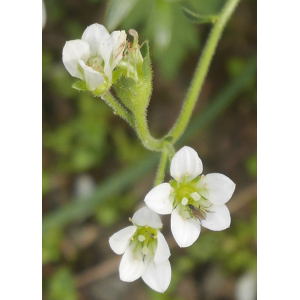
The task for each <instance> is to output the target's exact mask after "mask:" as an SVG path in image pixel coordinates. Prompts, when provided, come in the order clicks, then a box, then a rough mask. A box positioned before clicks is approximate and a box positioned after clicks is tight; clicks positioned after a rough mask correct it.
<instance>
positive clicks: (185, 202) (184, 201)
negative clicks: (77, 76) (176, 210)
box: [181, 197, 189, 205]
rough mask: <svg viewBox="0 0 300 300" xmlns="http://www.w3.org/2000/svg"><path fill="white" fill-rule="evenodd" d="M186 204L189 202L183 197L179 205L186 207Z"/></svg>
mask: <svg viewBox="0 0 300 300" xmlns="http://www.w3.org/2000/svg"><path fill="white" fill-rule="evenodd" d="M188 202H189V200H188V199H187V198H186V197H184V198H183V199H182V200H181V204H182V205H187V204H188Z"/></svg>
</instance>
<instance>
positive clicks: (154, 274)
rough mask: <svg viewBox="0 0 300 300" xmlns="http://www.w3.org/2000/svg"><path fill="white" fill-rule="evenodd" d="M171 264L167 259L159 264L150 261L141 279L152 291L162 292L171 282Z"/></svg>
mask: <svg viewBox="0 0 300 300" xmlns="http://www.w3.org/2000/svg"><path fill="white" fill-rule="evenodd" d="M171 273H172V272H171V265H170V262H169V260H166V261H165V262H163V263H161V264H156V263H154V261H153V260H152V261H150V262H149V264H148V267H147V269H146V270H145V272H144V274H143V276H142V279H143V280H144V282H145V283H146V284H147V285H148V286H149V287H150V288H151V289H153V290H154V291H156V292H159V293H163V292H165V291H166V289H167V288H168V287H169V285H170V282H171Z"/></svg>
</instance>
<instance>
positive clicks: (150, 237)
mask: <svg viewBox="0 0 300 300" xmlns="http://www.w3.org/2000/svg"><path fill="white" fill-rule="evenodd" d="M157 232H158V229H155V228H151V227H148V226H145V227H139V226H137V231H136V232H135V234H134V235H133V236H132V238H131V240H132V243H135V249H134V253H135V255H136V256H137V253H138V252H140V251H141V252H142V255H143V257H145V255H146V254H148V253H149V252H150V254H151V256H152V257H154V255H155V253H153V249H156V246H157Z"/></svg>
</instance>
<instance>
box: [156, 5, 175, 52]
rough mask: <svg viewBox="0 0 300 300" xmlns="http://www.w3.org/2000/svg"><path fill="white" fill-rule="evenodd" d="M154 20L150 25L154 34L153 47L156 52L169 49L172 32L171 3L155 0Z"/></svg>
mask: <svg viewBox="0 0 300 300" xmlns="http://www.w3.org/2000/svg"><path fill="white" fill-rule="evenodd" d="M153 14H154V16H155V19H154V20H153V21H154V22H153V23H152V26H153V31H154V32H155V34H154V36H153V37H154V47H155V48H156V49H157V50H158V51H162V50H165V49H167V48H168V47H169V45H170V42H171V38H172V32H173V7H172V4H171V3H168V2H165V1H162V0H156V1H155V2H154V12H153Z"/></svg>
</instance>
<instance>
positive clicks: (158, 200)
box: [145, 183, 173, 215]
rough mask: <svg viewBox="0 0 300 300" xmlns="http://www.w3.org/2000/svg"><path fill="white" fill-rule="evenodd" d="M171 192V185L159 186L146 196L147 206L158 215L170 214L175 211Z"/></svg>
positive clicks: (163, 184)
mask: <svg viewBox="0 0 300 300" xmlns="http://www.w3.org/2000/svg"><path fill="white" fill-rule="evenodd" d="M171 190H172V187H171V185H170V184H169V183H162V184H159V185H158V186H156V187H155V188H153V189H152V190H151V191H150V192H149V193H148V194H147V195H146V197H145V202H146V204H147V206H148V207H149V208H150V209H152V210H153V211H155V212H157V213H158V214H161V215H167V214H170V213H171V212H172V209H173V201H172V200H171V199H170V194H171Z"/></svg>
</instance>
